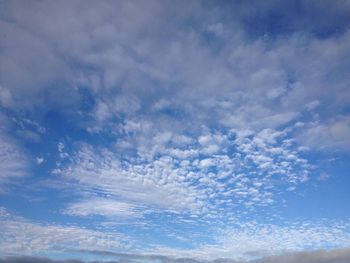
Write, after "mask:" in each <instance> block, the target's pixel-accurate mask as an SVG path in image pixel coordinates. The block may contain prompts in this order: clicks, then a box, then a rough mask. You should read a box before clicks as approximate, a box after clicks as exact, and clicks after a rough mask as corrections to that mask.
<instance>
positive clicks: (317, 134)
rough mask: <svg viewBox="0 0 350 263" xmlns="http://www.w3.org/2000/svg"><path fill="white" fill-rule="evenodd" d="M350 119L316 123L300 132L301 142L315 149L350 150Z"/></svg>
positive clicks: (340, 118) (335, 119) (342, 117)
mask: <svg viewBox="0 0 350 263" xmlns="http://www.w3.org/2000/svg"><path fill="white" fill-rule="evenodd" d="M349 132H350V117H344V116H341V117H338V118H334V119H331V120H329V121H328V122H321V123H320V122H315V123H312V124H310V125H308V126H307V127H306V129H304V130H303V131H301V132H300V134H299V137H298V139H299V140H300V142H301V143H302V144H304V145H306V146H308V147H311V148H313V149H319V150H322V151H326V150H341V151H348V150H349V149H350V140H349V138H348V134H349Z"/></svg>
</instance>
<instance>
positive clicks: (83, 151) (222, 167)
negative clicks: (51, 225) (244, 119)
mask: <svg viewBox="0 0 350 263" xmlns="http://www.w3.org/2000/svg"><path fill="white" fill-rule="evenodd" d="M135 136H136V137H137V139H140V138H142V134H141V136H140V135H139V134H138V133H136V135H135ZM130 137H131V136H130V135H128V136H127V140H129V139H130ZM179 138H181V140H180V139H179ZM184 138H185V139H184ZM189 138H191V137H189ZM145 139H146V138H145ZM119 141H122V138H120V139H119ZM60 149H61V150H60V152H59V155H60V156H62V158H61V160H60V161H59V162H58V163H57V167H56V168H55V169H54V171H53V173H54V174H56V175H58V177H57V179H58V180H60V181H61V183H62V182H65V184H64V185H65V187H73V188H74V189H75V193H76V194H78V195H80V196H81V197H82V199H81V200H80V201H77V202H76V203H74V202H73V203H71V204H70V205H69V208H67V209H66V210H65V211H66V213H68V214H71V215H80V216H83V215H84V216H87V215H92V214H99V215H103V216H112V215H113V214H118V213H119V214H120V215H122V214H124V215H125V216H127V215H129V216H131V217H133V216H135V215H137V214H140V209H141V208H142V209H146V210H145V211H147V213H150V212H152V211H153V212H156V213H158V212H161V211H163V212H176V213H180V214H184V215H186V214H192V215H202V216H204V217H205V216H206V215H207V216H211V217H218V216H219V215H220V214H222V213H225V211H224V210H220V206H222V205H237V206H244V207H251V208H252V209H253V208H255V207H258V206H266V205H271V204H272V203H273V202H274V199H275V198H276V196H275V195H277V193H278V192H281V191H286V189H289V188H290V187H293V188H294V189H295V188H296V187H297V186H298V185H299V184H302V183H305V182H306V181H307V180H308V174H309V170H310V169H311V165H310V164H309V163H308V161H307V160H306V159H303V158H302V157H300V156H299V153H298V151H297V148H296V145H295V144H294V143H293V140H290V139H288V132H287V131H282V132H281V131H277V130H273V129H264V130H262V131H260V132H259V133H257V134H256V133H254V132H250V133H247V132H242V131H241V132H239V131H226V132H225V133H224V132H221V133H219V132H213V131H210V130H209V129H206V130H205V132H203V134H200V135H198V137H197V138H192V139H188V137H186V136H185V135H183V134H175V133H162V132H159V133H158V134H157V133H156V134H155V135H154V137H153V138H152V141H145V143H143V142H142V141H141V144H138V145H136V146H134V147H133V150H132V152H129V153H128V152H125V151H124V152H123V155H118V154H117V153H116V152H114V151H112V150H110V149H107V148H105V147H97V148H96V147H95V148H94V147H93V145H89V144H81V145H80V146H79V147H78V148H77V149H76V150H73V151H71V152H64V148H62V147H61V148H60ZM256 167H257V168H258V170H256V169H255V168H256ZM55 185H57V184H55ZM96 191H97V193H98V194H97V195H98V196H99V197H98V198H96ZM173 200H177V202H175V203H174V202H173ZM93 204H95V205H93ZM118 207H119V208H120V209H119V208H118ZM209 211H210V212H209ZM219 211H221V212H219ZM236 214H237V215H238V211H237V212H236ZM221 216H222V215H221Z"/></svg>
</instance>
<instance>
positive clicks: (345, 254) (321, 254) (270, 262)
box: [0, 249, 350, 263]
mask: <svg viewBox="0 0 350 263" xmlns="http://www.w3.org/2000/svg"><path fill="white" fill-rule="evenodd" d="M96 253H97V254H104V253H103V252H98V251H96ZM107 254H109V255H111V254H110V253H107ZM114 256H115V257H119V258H120V259H118V260H111V261H85V263H87V262H90V263H102V262H106V263H122V262H123V263H124V262H125V263H126V262H129V263H139V262H160V263H180V262H181V263H277V262H285V263H347V262H349V260H350V251H349V249H342V250H319V251H310V252H302V253H287V254H282V255H280V256H274V257H267V258H262V259H258V260H252V261H243V260H233V259H220V258H218V259H216V260H213V261H206V260H196V259H191V258H171V257H166V256H161V255H159V256H158V255H133V254H114ZM0 262H1V263H34V262H38V263H83V262H84V261H80V260H53V259H49V258H39V257H8V258H2V259H0Z"/></svg>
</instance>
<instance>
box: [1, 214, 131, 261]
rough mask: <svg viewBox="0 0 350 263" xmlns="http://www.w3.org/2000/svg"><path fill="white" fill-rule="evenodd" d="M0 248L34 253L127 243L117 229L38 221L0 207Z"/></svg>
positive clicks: (10, 251)
mask: <svg viewBox="0 0 350 263" xmlns="http://www.w3.org/2000/svg"><path fill="white" fill-rule="evenodd" d="M0 225H1V238H0V252H1V253H2V254H4V255H6V254H13V253H14V254H19V253H21V254H36V253H40V252H48V251H52V252H56V253H57V252H59V251H67V250H70V251H71V250H72V248H74V249H91V250H94V249H110V250H115V249H118V248H121V247H123V246H125V245H126V244H127V243H128V239H127V237H125V236H124V235H122V234H120V233H116V232H109V233H104V232H101V231H97V230H89V229H86V228H81V227H76V226H71V225H70V226H69V225H67V226H64V225H57V224H47V223H46V224H41V223H36V222H32V221H29V220H26V219H24V218H22V217H19V216H15V215H13V214H10V213H9V212H8V211H7V210H6V209H4V208H1V209H0Z"/></svg>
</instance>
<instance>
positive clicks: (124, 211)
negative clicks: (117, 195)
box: [63, 198, 142, 218]
mask: <svg viewBox="0 0 350 263" xmlns="http://www.w3.org/2000/svg"><path fill="white" fill-rule="evenodd" d="M63 213H65V214H69V215H75V216H91V215H102V216H106V217H128V218H131V217H140V216H142V209H140V207H138V206H137V205H135V204H132V203H126V202H120V201H116V200H111V199H106V198H93V199H87V200H83V201H80V202H75V203H72V204H70V205H69V206H68V208H66V209H65V210H64V211H63Z"/></svg>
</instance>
